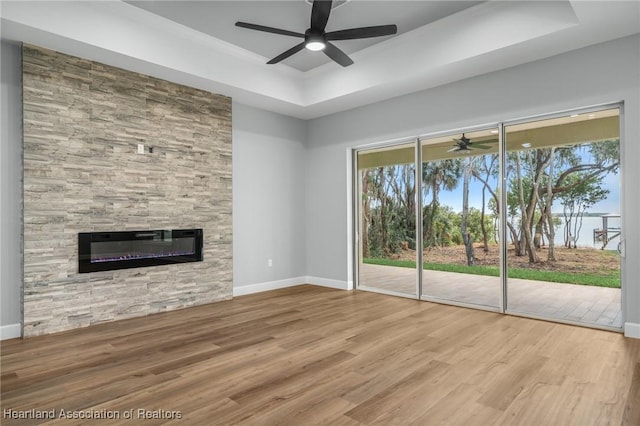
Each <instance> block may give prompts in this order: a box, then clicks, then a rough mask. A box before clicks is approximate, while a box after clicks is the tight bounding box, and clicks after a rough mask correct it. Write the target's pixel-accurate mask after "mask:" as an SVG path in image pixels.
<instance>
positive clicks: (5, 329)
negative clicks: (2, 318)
mask: <svg viewBox="0 0 640 426" xmlns="http://www.w3.org/2000/svg"><path fill="white" fill-rule="evenodd" d="M21 336H22V326H21V325H20V323H18V324H9V325H3V326H0V340H7V339H15V338H16V337H21Z"/></svg>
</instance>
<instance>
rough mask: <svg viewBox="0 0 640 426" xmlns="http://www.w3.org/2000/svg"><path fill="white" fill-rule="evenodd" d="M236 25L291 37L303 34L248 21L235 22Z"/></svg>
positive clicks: (302, 35)
mask: <svg viewBox="0 0 640 426" xmlns="http://www.w3.org/2000/svg"><path fill="white" fill-rule="evenodd" d="M236 27H242V28H248V29H250V30H256V31H264V32H265V33H273V34H280V35H286V36H291V37H304V34H302V33H296V32H293V31H288V30H281V29H280V28H273V27H265V26H264V25H256V24H250V23H248V22H236Z"/></svg>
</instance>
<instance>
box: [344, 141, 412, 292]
mask: <svg viewBox="0 0 640 426" xmlns="http://www.w3.org/2000/svg"><path fill="white" fill-rule="evenodd" d="M415 158H416V145H415V143H413V142H412V143H409V144H402V145H399V146H394V147H392V148H380V149H373V150H367V151H361V152H359V153H358V157H357V165H358V167H357V186H358V191H356V192H357V193H358V194H359V196H358V200H357V210H358V212H359V215H358V237H359V238H358V263H357V264H358V285H359V287H360V288H369V289H374V290H376V291H380V292H383V293H389V294H395V295H399V296H409V297H416V295H417V273H416V190H417V186H416V176H415V175H416V168H415Z"/></svg>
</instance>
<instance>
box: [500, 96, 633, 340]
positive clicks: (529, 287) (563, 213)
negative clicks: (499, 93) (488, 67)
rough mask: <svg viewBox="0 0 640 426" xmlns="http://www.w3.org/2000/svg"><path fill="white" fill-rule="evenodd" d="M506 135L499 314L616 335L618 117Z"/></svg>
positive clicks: (573, 120)
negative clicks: (502, 308)
mask: <svg viewBox="0 0 640 426" xmlns="http://www.w3.org/2000/svg"><path fill="white" fill-rule="evenodd" d="M505 131H506V145H507V161H506V171H505V172H506V181H507V193H506V199H507V221H506V225H507V233H508V237H509V238H508V242H509V245H508V247H507V253H508V256H507V259H508V275H509V279H508V282H507V283H508V286H507V296H508V297H507V311H508V312H512V313H519V314H525V315H529V316H539V317H544V318H554V319H559V320H563V321H568V322H576V323H586V324H594V325H598V326H604V327H613V328H620V327H622V312H621V300H620V296H621V294H620V293H621V291H620V287H621V286H620V259H619V253H618V251H617V248H618V244H619V243H620V241H621V239H620V238H621V232H622V230H621V223H620V190H619V189H620V178H619V167H620V123H619V110H618V109H617V108H615V109H608V110H602V111H591V112H585V113H582V114H567V115H566V116H560V117H554V118H553V119H547V120H539V121H530V122H525V123H520V124H514V125H511V126H506V128H505Z"/></svg>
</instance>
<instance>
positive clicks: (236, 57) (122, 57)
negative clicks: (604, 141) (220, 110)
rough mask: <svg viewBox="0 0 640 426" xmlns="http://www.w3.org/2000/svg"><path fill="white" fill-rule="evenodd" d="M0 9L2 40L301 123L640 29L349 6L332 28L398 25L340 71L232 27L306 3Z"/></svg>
mask: <svg viewBox="0 0 640 426" xmlns="http://www.w3.org/2000/svg"><path fill="white" fill-rule="evenodd" d="M0 7H1V9H0V16H1V18H2V20H1V24H2V28H1V29H2V38H3V39H7V40H17V41H24V42H27V43H32V44H36V45H39V46H42V47H47V48H51V49H55V50H58V51H61V52H64V53H68V54H72V55H77V56H81V57H84V58H88V59H92V60H97V61H101V62H104V63H108V64H110V65H114V66H119V67H122V68H126V69H130V70H133V71H137V72H141V73H145V74H150V75H154V76H157V77H160V78H165V79H169V80H172V81H176V82H178V83H182V84H187V85H190V86H193V87H198V88H202V89H206V90H210V91H214V92H218V93H223V94H226V95H228V96H232V97H233V98H234V99H235V100H237V101H239V102H241V103H245V104H248V105H253V106H257V107H260V108H265V109H268V110H272V111H275V112H279V113H283V114H287V115H291V116H294V117H299V118H304V119H309V118H314V117H319V116H322V115H326V114H331V113H335V112H338V111H342V110H346V109H350V108H354V107H357V106H361V105H366V104H369V103H373V102H377V101H381V100H384V99H388V98H391V97H395V96H399V95H402V94H406V93H411V92H415V91H418V90H423V89H427V88H431V87H435V86H439V85H443V84H446V83H450V82H453V81H457V80H461V79H464V78H469V77H473V76H476V75H480V74H484V73H487V72H491V71H495V70H499V69H503V68H507V67H511V66H515V65H519V64H522V63H526V62H530V61H534V60H537V59H541V58H545V57H549V56H552V55H556V54H560V53H564V52H567V51H570V50H574V49H578V48H581V47H585V46H588V45H591V44H596V43H601V42H604V41H608V40H612V39H616V38H620V37H624V36H628V35H631V34H637V33H639V32H640V2H637V1H488V2H455V1H453V2H452V1H418V0H416V1H384V0H379V1H364V0H351V1H350V2H348V3H346V4H344V5H342V6H340V7H338V8H336V9H334V10H333V11H332V15H331V17H330V19H329V25H328V27H327V29H328V30H337V29H343V28H351V27H358V26H369V25H381V24H396V25H398V27H399V34H397V35H395V36H389V37H383V38H380V39H370V40H367V41H364V42H363V41H343V42H336V44H338V43H340V44H339V46H340V47H341V48H343V49H344V50H345V51H346V52H347V53H349V55H350V56H351V58H352V59H353V60H354V62H355V63H354V64H353V65H352V66H350V67H347V68H342V67H340V66H339V65H337V64H335V63H333V62H332V61H329V60H328V59H326V58H325V56H324V55H323V54H322V53H320V52H306V51H303V52H299V53H298V54H296V55H295V56H294V57H291V58H289V59H288V60H286V61H285V62H284V63H280V64H276V65H267V64H266V61H267V60H269V59H271V58H272V57H273V56H276V55H278V54H279V53H281V52H282V51H284V50H287V49H288V48H289V47H291V46H293V45H294V44H296V42H297V40H296V39H295V38H290V37H286V36H279V35H275V34H266V33H261V32H257V31H251V30H247V29H242V28H237V27H235V26H234V24H235V22H236V21H238V20H241V21H246V22H251V23H256V24H261V25H267V26H273V27H278V28H284V29H289V30H292V31H301V32H304V30H305V29H306V28H307V27H308V24H309V15H310V12H311V6H310V5H308V4H307V3H305V2H304V1H303V0H290V1H271V0H260V1H237V0H236V1H203V0H200V1H194V2H189V1H145V2H130V3H125V2H122V1H119V0H108V1H38V2H36V1H11V0H2V2H1V3H0ZM617 65H618V66H624V64H617ZM612 66H615V64H614V65H612Z"/></svg>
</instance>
